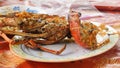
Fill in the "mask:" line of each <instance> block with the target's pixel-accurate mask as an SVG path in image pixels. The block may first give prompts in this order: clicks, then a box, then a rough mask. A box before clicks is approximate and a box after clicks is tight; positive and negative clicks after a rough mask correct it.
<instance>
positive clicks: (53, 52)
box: [28, 40, 66, 55]
mask: <svg viewBox="0 0 120 68" xmlns="http://www.w3.org/2000/svg"><path fill="white" fill-rule="evenodd" d="M28 42H29V43H30V44H31V45H32V46H37V47H38V48H40V49H41V50H43V51H45V52H49V53H52V54H56V55H59V54H61V53H62V52H63V51H64V50H65V48H66V44H65V45H64V46H63V47H62V48H61V49H60V50H59V51H55V50H51V49H48V48H45V47H42V46H39V45H37V44H36V43H35V42H34V41H33V40H29V41H28Z"/></svg>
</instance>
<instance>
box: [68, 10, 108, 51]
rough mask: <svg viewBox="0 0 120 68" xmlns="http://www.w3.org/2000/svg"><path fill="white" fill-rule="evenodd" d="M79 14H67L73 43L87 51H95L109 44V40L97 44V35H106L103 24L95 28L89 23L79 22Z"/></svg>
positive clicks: (73, 12)
mask: <svg viewBox="0 0 120 68" xmlns="http://www.w3.org/2000/svg"><path fill="white" fill-rule="evenodd" d="M80 16H81V14H80V13H78V12H75V11H71V12H70V14H69V18H68V19H69V24H70V31H71V35H72V36H73V38H74V39H75V42H76V43H77V44H79V45H81V46H82V47H84V48H88V49H97V48H99V47H101V46H102V45H105V44H107V43H108V42H110V40H109V38H108V39H106V40H103V41H102V42H100V43H98V42H97V38H96V36H97V34H100V33H101V35H103V34H104V35H107V33H106V32H103V31H104V30H106V31H107V30H108V29H107V28H106V27H105V25H104V24H101V25H100V26H96V25H95V24H93V23H91V22H85V21H83V22H82V21H80Z"/></svg>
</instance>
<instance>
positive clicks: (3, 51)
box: [0, 0, 120, 68]
mask: <svg viewBox="0 0 120 68" xmlns="http://www.w3.org/2000/svg"><path fill="white" fill-rule="evenodd" d="M21 1H23V0H21ZM21 1H20V3H21ZM90 1H92V2H91V3H92V4H93V5H95V6H96V7H97V8H99V7H98V5H97V3H98V1H96V0H90ZM93 1H94V3H93ZM1 5H2V4H1ZM107 6H108V5H107ZM119 7H120V6H119ZM100 10H101V9H100ZM101 12H103V14H104V15H103V16H102V17H93V18H89V19H86V20H88V21H96V22H100V23H106V24H107V25H110V26H112V27H114V28H115V29H116V30H117V31H119V32H120V13H119V11H113V10H112V11H111V10H110V11H108V9H107V11H105V10H104V11H102V10H101ZM0 68H120V40H119V41H118V42H117V43H116V45H115V47H114V48H112V49H111V50H109V51H107V52H105V53H103V54H101V55H98V56H95V57H91V58H88V59H84V60H79V61H75V62H66V63H42V62H33V61H28V60H24V59H22V58H19V57H17V56H15V55H14V54H12V53H11V52H10V51H9V47H8V43H7V42H5V41H4V42H0Z"/></svg>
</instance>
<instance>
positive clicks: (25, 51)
mask: <svg viewBox="0 0 120 68" xmlns="http://www.w3.org/2000/svg"><path fill="white" fill-rule="evenodd" d="M16 11H27V12H33V13H45V12H44V10H42V9H40V8H39V9H38V8H36V7H30V6H22V5H12V6H5V7H1V8H0V13H2V14H6V13H8V12H16ZM92 23H95V24H97V25H99V23H97V22H92ZM107 27H108V28H109V31H110V32H116V30H115V29H113V28H112V27H110V26H107ZM118 39H119V35H118V34H115V35H111V36H110V42H109V43H108V44H107V45H104V46H102V47H101V48H99V49H96V50H88V49H85V48H82V47H81V46H79V45H77V44H76V43H67V47H66V49H65V51H64V52H63V53H62V54H60V55H54V54H51V53H47V52H44V51H41V50H39V49H38V50H34V49H30V48H28V47H26V46H24V45H23V44H19V45H10V50H11V51H12V52H13V53H14V54H15V55H17V56H19V57H21V58H24V59H27V60H32V61H38V62H69V61H76V60H82V59H86V58H89V57H93V56H96V55H99V54H102V53H104V52H106V51H108V50H110V49H111V48H113V47H114V45H115V44H116V42H117V41H118ZM63 45H64V43H58V44H53V45H50V46H45V47H48V48H51V49H55V50H59V49H60V48H61V47H62V46H63Z"/></svg>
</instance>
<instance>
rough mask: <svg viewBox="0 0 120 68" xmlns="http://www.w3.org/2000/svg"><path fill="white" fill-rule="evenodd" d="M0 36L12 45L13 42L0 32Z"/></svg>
mask: <svg viewBox="0 0 120 68" xmlns="http://www.w3.org/2000/svg"><path fill="white" fill-rule="evenodd" d="M0 36H1V37H2V38H3V39H4V40H6V41H7V42H8V43H10V44H12V43H14V41H13V40H11V39H10V38H8V37H7V35H6V34H5V33H3V32H2V31H0Z"/></svg>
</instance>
